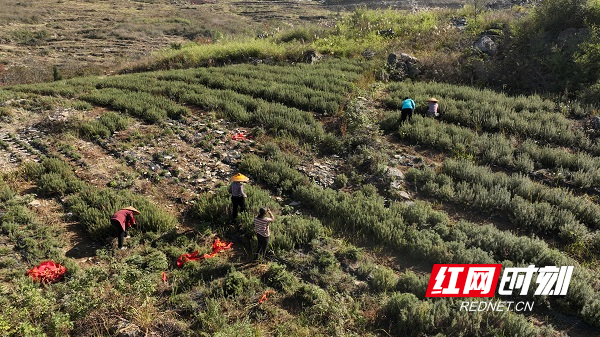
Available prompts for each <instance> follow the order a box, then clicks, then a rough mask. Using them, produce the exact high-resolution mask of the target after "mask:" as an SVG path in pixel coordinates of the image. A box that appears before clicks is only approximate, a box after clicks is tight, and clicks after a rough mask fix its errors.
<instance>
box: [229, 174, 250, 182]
mask: <svg viewBox="0 0 600 337" xmlns="http://www.w3.org/2000/svg"><path fill="white" fill-rule="evenodd" d="M231 181H237V182H248V181H250V178H248V177H246V176H245V175H243V174H241V173H238V174H236V175H234V176H233V177H232V178H231Z"/></svg>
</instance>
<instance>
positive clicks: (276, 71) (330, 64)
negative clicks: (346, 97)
mask: <svg viewBox="0 0 600 337" xmlns="http://www.w3.org/2000/svg"><path fill="white" fill-rule="evenodd" d="M367 67H368V63H358V62H357V61H353V60H341V59H331V60H327V61H325V62H319V63H316V64H312V65H309V64H306V63H299V64H294V65H286V66H274V65H263V64H260V65H249V64H239V65H232V66H228V67H221V68H208V69H207V70H208V71H209V73H210V74H211V75H214V76H237V77H244V78H247V79H255V80H262V81H273V82H277V83H281V84H283V83H285V84H295V85H297V86H305V87H308V88H311V89H313V90H316V91H325V92H331V93H337V94H343V93H347V92H349V91H351V90H352V83H353V82H354V81H356V80H358V79H359V78H360V76H361V74H362V72H364V71H365V70H366V69H365V68H367Z"/></svg>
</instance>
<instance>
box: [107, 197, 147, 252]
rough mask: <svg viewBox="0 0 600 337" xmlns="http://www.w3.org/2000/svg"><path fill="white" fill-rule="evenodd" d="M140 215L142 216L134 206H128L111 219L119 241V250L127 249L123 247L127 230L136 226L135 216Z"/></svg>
mask: <svg viewBox="0 0 600 337" xmlns="http://www.w3.org/2000/svg"><path fill="white" fill-rule="evenodd" d="M138 214H140V211H138V210H137V209H135V208H134V207H132V206H128V207H125V208H122V209H120V210H118V211H117V212H116V213H115V214H113V216H111V217H110V224H111V225H112V226H113V227H114V228H115V230H116V233H117V238H118V240H119V249H125V247H123V239H125V236H127V229H128V228H129V227H131V226H133V225H135V218H134V217H133V216H134V215H138Z"/></svg>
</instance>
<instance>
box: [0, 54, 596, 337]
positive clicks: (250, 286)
mask: <svg viewBox="0 0 600 337" xmlns="http://www.w3.org/2000/svg"><path fill="white" fill-rule="evenodd" d="M373 67H374V66H373V63H372V62H371V61H366V60H360V59H356V60H347V59H333V58H332V59H329V60H324V61H321V62H319V63H316V64H314V65H307V64H298V65H288V66H270V65H232V66H226V67H213V68H193V69H186V70H170V71H156V72H147V73H140V74H132V75H121V76H112V77H106V78H99V77H86V78H77V79H71V80H64V81H59V82H54V83H48V84H37V85H26V86H16V87H9V88H7V89H6V90H3V91H1V94H2V96H3V97H4V101H5V106H4V107H3V111H4V119H5V125H7V127H6V128H3V135H2V144H3V152H4V153H5V154H7V155H9V156H10V157H9V158H14V160H9V161H7V162H4V163H3V167H4V170H3V171H4V173H3V176H2V177H3V178H2V181H3V183H2V191H3V192H2V198H3V201H4V206H3V214H2V218H1V219H2V232H3V238H4V239H3V240H4V241H5V244H6V245H5V249H4V250H3V257H2V267H3V269H2V277H3V288H2V289H3V293H4V294H5V296H4V297H3V300H2V301H3V303H4V304H3V308H4V309H3V311H2V322H3V323H2V325H1V326H2V329H3V331H4V333H5V334H7V335H15V336H16V335H22V334H29V335H41V334H42V333H46V334H48V335H53V336H59V335H65V334H70V335H77V336H80V335H81V336H88V335H89V336H98V335H111V334H115V333H116V331H117V330H119V329H121V330H122V329H130V330H131V329H133V330H135V329H139V330H141V331H147V332H154V333H157V334H159V335H173V336H175V335H190V336H196V335H221V336H230V335H241V336H246V335H286V336H290V335H293V336H304V335H360V336H366V335H372V336H379V335H386V334H392V335H393V334H399V333H405V334H409V335H420V334H422V333H425V334H428V335H435V334H448V335H454V334H459V333H461V334H465V335H472V336H481V335H482V334H486V335H496V334H499V333H501V334H510V335H514V334H517V335H531V336H537V335H555V334H557V333H560V332H571V331H568V328H567V326H568V322H569V321H570V320H578V321H580V323H578V325H579V326H581V327H582V328H580V329H582V331H587V330H586V329H588V330H589V331H591V330H592V329H594V328H593V327H592V326H596V327H597V326H598V325H599V321H598V316H597V312H598V310H597V308H598V305H599V303H600V298H599V295H598V291H599V285H598V284H597V277H596V276H595V275H596V273H597V272H598V270H597V263H596V262H597V259H598V251H600V236H599V235H598V220H597V218H598V216H597V213H598V212H600V207H599V206H598V203H597V190H596V189H595V187H596V186H597V184H595V182H594V179H596V178H597V177H596V176H597V172H596V171H597V167H596V166H597V165H595V164H594V162H595V155H596V154H597V151H598V144H597V142H596V141H595V140H593V139H591V138H589V135H587V134H586V133H585V132H583V131H581V130H580V129H579V128H578V127H577V126H576V124H575V123H574V122H573V120H571V119H569V118H568V116H565V115H564V114H562V113H560V112H558V111H557V109H556V105H555V104H554V103H552V102H550V101H546V100H544V99H541V98H539V97H510V96H506V95H504V94H498V93H493V92H491V91H481V90H478V89H472V88H468V87H460V86H453V85H443V84H434V83H421V82H402V83H393V82H392V83H389V84H385V83H381V82H377V81H375V80H374V78H375V77H374V76H373V69H374V68H373ZM404 94H407V95H410V96H412V97H414V98H415V99H416V100H417V102H418V104H419V105H420V106H422V105H423V104H424V100H425V99H426V97H428V96H429V95H431V94H435V95H436V96H437V97H438V98H439V99H440V102H442V103H441V109H442V111H444V112H445V114H444V117H443V118H442V119H441V120H433V119H429V118H424V117H421V116H416V117H415V118H413V120H412V121H411V122H410V123H407V124H403V125H401V126H400V125H398V122H397V120H398V118H397V113H398V112H397V109H398V107H397V105H396V104H397V103H396V102H398V97H399V96H402V95H404ZM470 106H472V107H478V109H471V110H469V107H470ZM526 116H527V117H528V121H529V122H527V123H525V122H523V121H522V119H523V118H525V117H526ZM243 130H245V131H246V132H247V133H248V134H252V135H254V138H253V139H252V140H246V141H236V140H233V139H232V138H231V135H232V134H233V133H234V132H239V131H243ZM382 130H388V133H387V134H385V133H383V132H382ZM557 137H559V138H557ZM532 140H535V142H532ZM565 146H569V147H570V148H566V147H565ZM429 148H431V150H429ZM36 161H37V163H36ZM562 161H566V163H562ZM559 163H562V164H559ZM567 163H571V164H567ZM489 166H492V167H493V168H494V172H492V171H490V169H489V168H488V167H489ZM390 169H397V170H399V171H400V172H403V173H404V178H401V175H392V174H391V173H390V172H392V171H393V170H390ZM236 171H241V172H244V173H245V174H247V175H249V176H250V177H251V178H252V183H251V184H250V186H249V190H248V194H249V195H250V197H249V204H250V209H251V210H253V211H256V209H257V208H259V207H260V206H263V205H268V206H269V207H271V208H272V209H274V210H275V212H276V213H277V214H278V216H277V221H276V222H275V224H274V225H273V227H274V229H273V231H274V236H273V238H274V239H273V242H272V249H273V255H272V256H271V257H270V258H269V259H268V260H267V261H266V262H264V263H255V262H252V261H251V255H252V254H251V252H252V250H253V247H254V246H255V239H254V237H253V234H252V233H253V228H252V222H251V218H252V213H247V214H244V215H243V217H242V219H241V221H240V222H239V224H232V223H231V222H230V221H229V220H228V216H227V214H228V208H229V203H230V202H229V200H228V196H227V192H226V188H225V186H226V184H227V178H228V177H229V176H231V175H232V174H233V173H235V172H236ZM401 190H404V191H405V192H407V193H408V195H410V198H411V199H413V198H414V199H421V200H418V201H417V200H414V201H408V202H407V201H406V200H405V199H404V198H403V197H401V196H400V194H399V192H400V191H401ZM126 204H134V205H136V207H138V208H139V209H140V210H141V211H142V216H141V217H140V219H141V222H140V226H139V227H138V228H137V229H136V230H135V231H134V235H133V237H132V238H131V239H129V241H127V245H128V246H129V248H130V249H128V250H125V251H114V250H113V249H112V248H111V244H112V245H114V242H112V243H109V244H108V245H105V243H104V242H105V241H104V238H105V237H107V235H108V231H109V228H110V227H109V223H108V222H107V221H106V219H107V217H108V216H109V215H110V214H111V212H113V211H115V210H116V209H118V208H119V207H122V206H124V205H126ZM473 213H477V214H478V215H477V216H473ZM215 237H219V238H222V239H224V240H226V241H231V242H233V243H234V246H233V250H232V251H229V252H227V251H226V252H224V253H221V254H219V255H218V256H217V257H215V258H213V259H209V260H206V261H202V262H191V263H188V264H186V265H184V267H183V268H177V267H176V265H175V260H176V259H177V257H179V255H181V254H183V253H191V252H192V251H194V250H200V252H208V251H209V250H210V244H211V242H212V240H213V238H215ZM42 238H44V239H42ZM48 258H52V259H54V260H56V261H57V262H60V263H62V264H64V265H65V266H67V270H68V272H67V277H66V279H65V281H63V282H61V283H58V284H55V285H48V286H43V287H40V286H39V285H37V284H34V283H32V281H31V280H29V278H28V277H26V276H25V275H24V272H25V270H26V269H28V268H30V267H31V266H33V265H35V264H37V263H39V262H40V261H42V260H45V259H48ZM493 262H496V263H503V264H504V265H505V266H507V265H528V264H536V265H575V266H576V267H575V274H574V276H573V280H572V282H571V288H570V291H569V293H568V295H567V296H566V297H564V298H550V297H549V298H547V299H545V300H544V301H543V302H540V303H538V302H536V310H535V311H534V313H533V315H530V316H523V315H520V314H517V313H512V312H504V313H486V312H481V313H477V314H474V313H465V312H462V313H461V312H458V311H457V307H458V303H457V302H455V301H452V300H439V299H436V300H432V299H426V298H424V291H425V287H426V284H427V281H428V279H429V273H430V271H431V266H432V264H433V263H493ZM162 272H166V275H167V277H168V279H167V281H166V282H163V281H162V280H161V275H162ZM267 291H269V293H268V294H269V295H268V296H267V298H268V299H267V301H266V302H263V303H261V304H259V303H258V300H259V299H260V297H261V296H262V294H263V293H265V292H267ZM33 303H36V304H35V306H34V305H33ZM46 313H47V314H46ZM565 317H571V318H570V319H569V320H566V319H565ZM584 322H585V323H584ZM588 324H589V328H586V326H588ZM89 326H91V327H92V328H91V329H90V328H88V327H89ZM119 331H120V330H119ZM575 332H577V331H575Z"/></svg>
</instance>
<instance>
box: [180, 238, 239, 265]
mask: <svg viewBox="0 0 600 337" xmlns="http://www.w3.org/2000/svg"><path fill="white" fill-rule="evenodd" d="M231 246H233V242H225V241H221V240H220V239H219V238H216V239H215V241H214V242H213V245H212V248H213V250H212V253H210V254H204V255H202V256H198V251H195V252H193V253H191V254H182V255H181V256H180V257H179V258H178V259H177V267H181V266H183V265H184V264H185V263H186V262H188V261H199V260H202V259H210V258H211V257H214V256H215V255H217V253H218V252H220V251H222V250H225V249H229V248H231Z"/></svg>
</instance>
